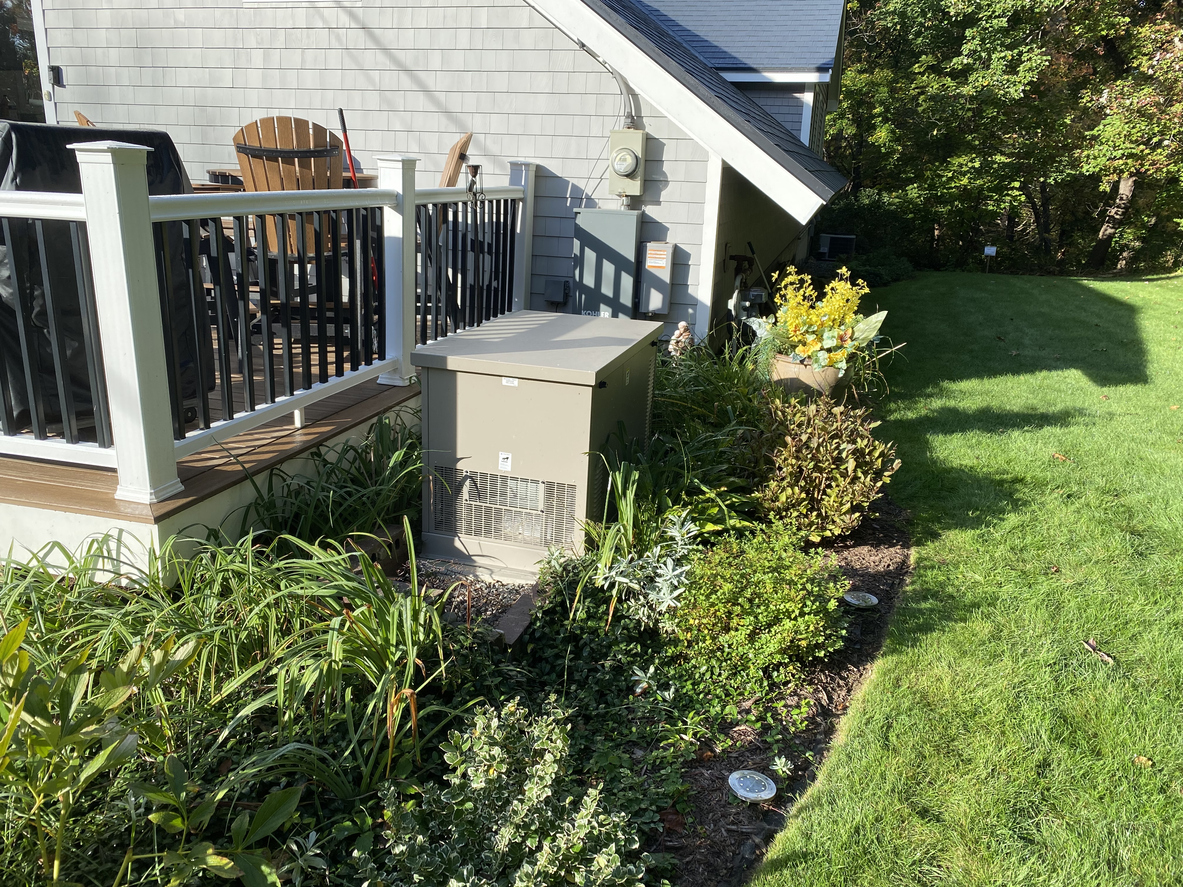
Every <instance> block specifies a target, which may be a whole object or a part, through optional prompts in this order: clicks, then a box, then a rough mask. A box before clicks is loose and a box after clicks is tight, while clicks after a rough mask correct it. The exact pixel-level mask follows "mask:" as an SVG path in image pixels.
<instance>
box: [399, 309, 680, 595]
mask: <svg viewBox="0 0 1183 887" xmlns="http://www.w3.org/2000/svg"><path fill="white" fill-rule="evenodd" d="M662 329H663V325H662V324H660V323H656V322H652V321H633V320H627V319H623V318H601V317H585V316H581V315H573V314H556V313H553V312H549V311H517V312H514V313H512V314H507V315H503V316H502V317H499V318H497V319H496V320H492V321H489V322H487V323H484V324H482V325H481V326H479V327H476V328H475V329H470V330H465V331H464V332H461V333H456V334H454V335H450V336H448V337H446V338H444V339H439V340H437V341H435V342H431V343H429V344H427V345H423V346H420V347H419V348H417V349H416V350H415V352H414V353H413V355H412V358H411V361H412V363H413V364H414V365H415V366H417V367H418V368H419V381H420V385H421V386H422V391H423V461H424V480H423V550H424V553H425V554H426V556H427V557H433V558H444V559H448V560H454V561H460V562H462V563H466V564H470V565H474V566H476V567H478V568H480V569H481V570H483V571H487V572H489V573H492V574H493V575H503V576H505V577H507V578H513V577H521V576H523V575H524V574H532V573H536V572H537V567H536V566H535V565H536V564H537V562H538V561H539V560H541V559H542V557H543V556H545V554H546V551H547V549H548V548H549V547H551V546H560V547H566V548H570V549H574V550H578V549H579V548H580V547H581V545H582V542H583V535H582V534H583V529H582V527H583V524H584V522H585V521H588V520H601V519H602V518H603V507H604V506H603V503H604V491H605V486H604V485H605V477H606V472H605V469H604V461H603V459H602V457H601V455H600V453H601V452H604V451H605V448H606V447H607V446H608V445H609V439H610V437H611V436H612V435H613V434H614V433H615V432H616V431H617V430H618V429H619V427H620V426H621V424H623V426H624V434H625V437H637V436H642V435H645V436H647V435H648V426H649V416H650V410H651V407H652V398H653V375H654V371H655V366H656V357H657V341H658V337H659V336H660V335H661V333H662Z"/></svg>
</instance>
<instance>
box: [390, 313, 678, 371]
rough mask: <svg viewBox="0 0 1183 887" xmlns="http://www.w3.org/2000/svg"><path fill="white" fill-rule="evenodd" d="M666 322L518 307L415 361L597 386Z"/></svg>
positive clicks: (422, 351) (422, 349) (432, 345)
mask: <svg viewBox="0 0 1183 887" xmlns="http://www.w3.org/2000/svg"><path fill="white" fill-rule="evenodd" d="M663 327H664V324H661V323H658V322H654V321H644V320H629V319H627V318H622V317H591V316H586V315H580V314H555V313H552V312H549V311H515V312H513V313H512V314H506V315H503V316H501V317H498V318H497V319H496V320H490V321H488V322H486V323H483V324H481V325H480V326H479V327H476V328H475V329H468V330H464V331H463V332H461V333H453V334H452V335H450V336H448V337H446V338H443V339H437V340H436V341H434V342H429V343H428V344H426V345H421V346H419V347H418V348H416V349H415V351H414V352H413V353H412V354H411V363H412V364H414V365H415V366H417V367H423V368H426V369H442V370H453V371H457V372H465V373H482V374H484V375H489V376H504V377H507V378H515V379H536V380H540V381H545V382H565V383H568V384H571V385H587V386H589V387H590V386H595V385H597V384H598V383H599V382H600V381H602V380H603V379H604V378H605V377H606V376H608V375H609V374H610V373H611V372H612V371H613V370H614V369H615V368H616V367H617V366H619V365H620V364H622V363H624V362H625V361H627V360H628V358H629V355H630V354H631V353H632V352H633V350H634V349H635V348H636V347H637V346H638V345H640V346H644V347H648V346H650V345H652V344H655V343H656V342H657V339H658V337H659V336H660V335H661V333H662V329H663Z"/></svg>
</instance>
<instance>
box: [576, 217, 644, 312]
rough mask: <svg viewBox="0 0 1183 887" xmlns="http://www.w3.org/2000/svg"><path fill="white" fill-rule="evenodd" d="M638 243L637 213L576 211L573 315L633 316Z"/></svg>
mask: <svg viewBox="0 0 1183 887" xmlns="http://www.w3.org/2000/svg"><path fill="white" fill-rule="evenodd" d="M640 242H641V213H640V212H639V211H638V210H630V209H577V210H575V256H574V259H575V300H574V305H573V311H574V313H576V314H583V315H586V316H589V317H632V316H633V312H634V308H635V304H636V296H637V247H638V246H639V244H640Z"/></svg>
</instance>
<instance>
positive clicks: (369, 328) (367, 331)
mask: <svg viewBox="0 0 1183 887" xmlns="http://www.w3.org/2000/svg"><path fill="white" fill-rule="evenodd" d="M358 215H359V217H360V219H361V230H360V234H361V240H360V243H361V255H360V256H359V257H358V265H360V266H361V272H362V275H361V279H362V300H361V346H362V349H361V362H362V363H364V364H365V365H366V366H370V365H371V364H373V362H374V266H373V265H372V264H371V261H370V260H371V258H372V256H373V253H372V251H371V250H370V210H369V209H368V208H363V209H360V210H358Z"/></svg>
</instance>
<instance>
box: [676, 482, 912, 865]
mask: <svg viewBox="0 0 1183 887" xmlns="http://www.w3.org/2000/svg"><path fill="white" fill-rule="evenodd" d="M876 507H877V509H878V512H879V516H878V517H877V518H875V519H873V520H867V521H864V522H863V524H862V526H860V527H859V529H858V530H856V531H855V532H854V533H853V534H851V536H849V537H847V538H846V539H843V540H841V541H840V542H837V543H835V544H834V545H833V546H831V547H830V548H829V549H828V550H829V552H830V554H831V555H832V556H833V557H834V558H835V559H836V560H837V562H838V564H839V565H840V567H841V569H842V572H843V573H844V574H845V575H846V577H847V578H848V579H849V580H850V582H851V589H852V590H854V591H866V592H870V593H871V594H873V595H875V596H876V597H877V598H879V606H878V607H875V608H874V609H870V610H859V609H854V608H851V620H850V626H849V628H848V630H847V640H846V644H845V645H844V646H843V648H842V649H841V650H840V651H838V652H837V653H836V654H835V655H834V656H832V657H831V658H830V659H829V660H828V661H826V662H825V663H823V664H822V665H821V666H819V667H817V668H816V669H814V670H813V671H811V672H810V673H809V674H808V675H807V677H806V679H805V681H804V682H803V686H802V687H801V688H800V689H799V690H798V691H797V692H796V693H795V694H790V695H788V697H787V698H788V701H789V703H790V708H793V707H796V706H797V705H798V704H799V703H800V702H802V701H804V700H809V709H810V713H809V715H808V718H807V722H806V726H805V728H804V730H801V731H798V732H797V733H796V734H795V735H794V736H793V738H792V741H790V742H788V743H786V742H784V741H783V740H782V742H781V745H780V748H779V750H778V751H777V754H779V755H781V756H783V757H784V758H786V759H787V761H788V764H789V766H790V768H791V770H790V772H789V776H788V778H787V779H786V778H783V777H781V776H779V775H777V774H775V773H774V772H773V771H772V769H771V767H770V765H771V763H772V761H773V758H774V757H775V755H774V753H773V749H772V748H771V747H770V745H769V743H768V742H767V741H766V739H765V737H764V736H762V735H761V734H759V733H757V732H756V731H755V730H753V729H752V728H750V727H746V726H741V727H738V728H736V729H735V730H733V731H732V733H731V734H730V736H729V738H730V739H731V741H732V742H731V746H730V747H729V748H727V749H726V750H725V751H723V752H720V753H715V752H714V750H713V749H709V748H703V749H700V752H699V758H698V760H697V761H696V762H695V763H694V764H693V765H692V766H691V767H690V769H689V770H688V771H687V773H686V781H687V782H688V783H689V785H690V801H691V803H692V804H693V810H692V812H691V814H690V815H689V816H688V817H686V818H685V820H683V818H682V817H681V816H679V815H677V814H675V813H674V812H673V811H668V812H667V813H666V814H665V815H664V816H663V821H664V822H665V825H666V828H665V834H664V835H663V837H662V839H661V842H660V843H659V844H658V846H656V847H654V848H652V849H653V850H657V851H665V852H669V853H672V854H674V856H675V857H676V859H677V878H676V882H677V884H678V885H679V887H737V885H739V884H742V883H743V882H744V881H745V880H746V879H747V877H748V875H749V874H750V872H751V869H752V868H753V866H754V865H755V863H757V862H758V861H759V860H760V858H761V857H762V856H763V854H764V850H765V848H766V847H767V846H768V844H769V843H771V841H772V838H773V837H775V835H776V833H777V832H778V831H779V830H780V828H781V827H782V826H783V825H784V822H785V814H786V813H787V812H788V811H789V810H790V809H791V807H792V805H793V802H794V800H795V799H796V798H797V797H799V796H800V795H801V794H802V793H803V792H804V791H805V789H806V788H807V787H808V786H809V784H810V782H811V781H812V780H813V777H814V774H815V772H816V770H817V768H818V767H819V766H820V765H821V763H822V761H823V760H824V759H825V756H826V753H827V752H828V750H829V746H830V742H831V740H832V739H833V736H834V731H835V729H836V727H837V724H838V720H839V719H840V718H841V717H842V715H843V713H844V712H845V711H846V708H847V706H848V705H849V702H850V698H851V696H852V695H853V694H854V692H855V691H856V690H857V689H858V688H859V686H860V685H861V684H862V682H863V680H864V679H865V678H866V676H867V674H868V673H869V671H870V669H871V666H872V664H873V663H874V661H875V658H876V657H877V656H878V654H879V650H880V649H881V647H882V646H883V639H884V636H885V634H886V630H887V624H888V621H889V620H890V618H891V613H892V610H893V609H894V608H895V604H896V601H897V599H898V597H899V594H900V592H901V590H902V589H903V587H904V584H905V583H906V582H907V580H908V575H909V573H910V571H911V551H912V550H911V541H910V538H909V535H908V530H907V525H906V522H907V514H906V513H905V512H904V511H903V510H902V509H900V508H898V507H896V506H895V505H894V504H893V503H892V502H891V501H890V500H888V499H886V498H883V499H880V500H879V502H877V503H876ZM740 769H746V770H758V771H760V772H761V773H764V774H765V775H767V776H770V777H772V779H773V780H774V781H775V782H776V784H777V787H778V789H779V793H778V794H777V796H776V798H774V799H773V800H772V802H770V803H769V804H765V805H761V804H745V803H742V802H740V801H738V800H737V799H736V798H735V797H734V796H733V795H732V794H731V792H730V790H729V789H728V787H727V777H728V775H729V774H730V773H731V772H732V771H734V770H740Z"/></svg>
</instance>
